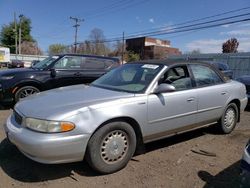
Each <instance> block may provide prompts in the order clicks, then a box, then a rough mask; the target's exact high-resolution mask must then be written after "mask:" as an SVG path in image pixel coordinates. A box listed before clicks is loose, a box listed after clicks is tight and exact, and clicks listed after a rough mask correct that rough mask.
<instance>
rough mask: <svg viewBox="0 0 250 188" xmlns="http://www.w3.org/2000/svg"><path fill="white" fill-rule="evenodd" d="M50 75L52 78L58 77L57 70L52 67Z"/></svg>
mask: <svg viewBox="0 0 250 188" xmlns="http://www.w3.org/2000/svg"><path fill="white" fill-rule="evenodd" d="M50 76H51V77H52V78H55V77H56V70H55V69H50Z"/></svg>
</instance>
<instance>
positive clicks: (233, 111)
mask: <svg viewBox="0 0 250 188" xmlns="http://www.w3.org/2000/svg"><path fill="white" fill-rule="evenodd" d="M238 116H239V112H238V108H237V106H236V104H235V103H230V104H229V105H228V106H227V108H226V110H225V111H224V113H223V115H222V117H221V119H220V127H219V128H220V130H221V132H222V133H225V134H228V133H231V132H232V131H233V130H234V128H235V126H236V123H237V120H238Z"/></svg>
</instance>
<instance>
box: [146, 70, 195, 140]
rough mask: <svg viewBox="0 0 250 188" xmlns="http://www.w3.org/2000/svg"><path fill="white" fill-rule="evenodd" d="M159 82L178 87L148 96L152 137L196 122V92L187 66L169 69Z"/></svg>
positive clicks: (170, 132)
mask: <svg viewBox="0 0 250 188" xmlns="http://www.w3.org/2000/svg"><path fill="white" fill-rule="evenodd" d="M160 83H167V84H171V85H173V86H175V88H176V91H174V92H169V93H161V94H150V95H149V96H148V124H149V129H148V131H149V132H148V133H146V134H148V135H149V136H148V137H147V139H149V140H151V139H154V137H155V138H159V137H164V136H166V135H169V134H174V133H176V132H179V131H183V130H185V129H188V128H192V127H193V126H195V124H196V113H197V103H198V101H197V94H196V91H195V89H194V88H193V86H192V80H191V77H190V74H189V71H188V69H187V66H186V65H181V66H176V67H174V68H171V69H169V70H168V71H167V72H166V73H165V74H164V76H163V79H162V81H159V84H160Z"/></svg>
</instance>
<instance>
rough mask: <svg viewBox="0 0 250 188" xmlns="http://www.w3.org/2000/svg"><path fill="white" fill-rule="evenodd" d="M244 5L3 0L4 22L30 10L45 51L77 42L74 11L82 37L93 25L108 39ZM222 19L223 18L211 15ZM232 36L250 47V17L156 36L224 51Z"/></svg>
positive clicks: (238, 0) (229, 1) (200, 0)
mask: <svg viewBox="0 0 250 188" xmlns="http://www.w3.org/2000/svg"><path fill="white" fill-rule="evenodd" d="M245 7H249V9H245V10H242V11H239V12H235V13H232V14H227V15H224V17H228V16H233V15H239V14H246V13H250V0H174V1H167V0H106V1H104V0H91V1H90V0H70V1H69V0H0V27H2V26H3V25H6V24H9V23H10V22H12V21H13V19H14V12H15V13H16V15H17V17H18V15H20V14H23V15H25V16H26V17H28V18H30V19H31V22H32V32H31V35H32V36H33V38H34V39H35V40H36V41H37V42H38V46H39V47H40V48H41V49H42V50H43V51H44V52H45V53H46V51H47V50H48V47H49V45H51V44H57V43H60V44H65V45H70V44H73V43H74V32H75V30H74V28H73V27H72V26H73V25H74V24H75V23H74V21H73V20H71V19H70V18H69V17H70V16H72V17H77V18H80V19H84V21H83V22H80V27H79V31H78V41H79V42H80V41H84V40H86V39H88V38H89V34H90V32H91V30H93V29H94V28H99V29H101V30H102V31H103V32H104V35H105V37H106V39H110V38H114V37H120V36H121V35H122V33H123V32H124V33H125V37H126V36H129V35H130V34H131V33H135V32H138V33H141V32H142V31H149V30H151V29H155V28H161V29H162V28H166V29H172V28H175V27H176V26H175V24H179V23H183V22H186V21H190V20H196V19H200V18H204V17H208V16H213V15H216V14H220V13H224V12H227V11H232V10H236V9H241V8H245ZM218 18H222V17H214V18H212V19H218ZM244 18H250V15H247V16H245V17H244ZM212 19H210V20H212ZM203 21H208V20H203ZM195 23H196V22H195ZM173 31H174V30H173ZM232 37H235V38H237V39H238V41H239V43H240V44H239V48H238V51H241V52H249V51H250V21H247V22H241V23H237V24H225V25H222V26H218V27H215V28H209V29H204V30H198V31H197V30H196V31H189V32H185V33H172V34H166V35H160V36H155V38H159V39H166V40H170V41H171V46H172V47H175V48H179V49H180V50H181V51H182V52H183V53H186V52H190V51H192V50H197V49H199V50H200V51H201V52H202V53H219V52H221V46H222V43H223V42H225V41H226V40H228V39H230V38H232ZM109 45H110V46H112V45H113V44H111V43H110V44H109Z"/></svg>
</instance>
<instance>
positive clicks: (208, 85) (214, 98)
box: [190, 64, 229, 124]
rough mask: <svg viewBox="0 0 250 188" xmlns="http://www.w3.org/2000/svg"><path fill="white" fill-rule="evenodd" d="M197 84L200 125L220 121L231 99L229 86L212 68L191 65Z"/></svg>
mask: <svg viewBox="0 0 250 188" xmlns="http://www.w3.org/2000/svg"><path fill="white" fill-rule="evenodd" d="M190 68H191V71H192V74H193V76H194V80H195V84H196V88H197V89H196V93H197V97H198V101H199V102H198V114H197V121H198V122H199V123H203V124H204V123H212V122H214V121H216V120H218V119H219V118H220V117H221V115H222V113H223V110H224V105H225V104H226V101H227V100H228V99H229V93H228V86H227V84H225V83H224V81H223V79H222V78H221V77H220V75H219V74H218V73H217V72H216V71H214V70H213V69H212V68H210V67H209V66H206V65H201V64H191V65H190Z"/></svg>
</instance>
